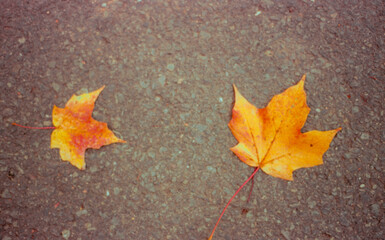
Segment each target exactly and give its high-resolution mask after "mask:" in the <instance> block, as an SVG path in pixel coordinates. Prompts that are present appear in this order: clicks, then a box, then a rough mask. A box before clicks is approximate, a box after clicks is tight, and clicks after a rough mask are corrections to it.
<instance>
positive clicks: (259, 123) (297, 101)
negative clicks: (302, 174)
mask: <svg viewBox="0 0 385 240" xmlns="http://www.w3.org/2000/svg"><path fill="white" fill-rule="evenodd" d="M305 78H306V76H305V75H304V76H303V77H302V79H301V81H299V82H298V83H297V84H296V85H294V86H292V87H290V88H288V89H286V91H284V92H283V93H281V94H278V95H275V96H274V97H273V98H272V99H271V101H270V102H269V104H268V105H267V107H266V108H262V109H258V108H256V107H255V106H253V105H252V104H250V103H249V102H248V101H247V100H246V99H245V98H244V97H243V96H242V95H241V94H240V93H239V91H238V89H237V87H236V86H235V85H234V92H235V103H234V108H233V117H232V119H231V121H230V123H229V128H230V130H231V132H232V133H233V135H234V136H235V138H236V139H237V140H238V142H239V143H238V144H237V145H236V146H235V147H232V148H231V151H233V152H234V153H235V154H236V155H237V156H238V157H239V159H240V160H242V161H243V162H244V163H246V164H247V165H249V166H252V167H255V170H254V172H253V174H252V175H251V176H250V177H249V178H248V179H247V180H246V181H245V182H244V183H243V184H242V185H241V186H240V187H239V188H238V190H237V191H236V192H235V194H234V195H233V196H232V197H231V199H230V201H229V202H228V203H227V205H226V206H225V208H224V209H223V211H222V213H221V215H220V216H219V219H218V221H217V223H216V224H215V226H214V229H213V231H212V232H211V235H210V237H209V240H211V239H212V238H213V235H214V232H215V229H216V228H217V226H218V224H219V221H220V220H221V218H222V216H223V214H224V213H225V211H226V209H227V207H228V206H229V205H230V203H231V201H232V200H233V199H234V197H235V196H236V195H237V194H238V192H239V191H240V190H241V189H242V188H243V187H244V186H245V185H246V183H248V182H249V181H250V180H251V179H253V177H254V175H255V174H256V173H257V171H258V170H259V169H262V170H263V171H264V172H265V173H267V174H269V175H271V176H274V177H278V178H282V179H286V180H293V171H294V170H296V169H298V168H305V167H313V166H316V165H320V164H322V155H323V154H324V153H325V152H326V150H328V148H329V145H330V142H331V141H332V140H333V138H334V136H335V135H336V133H337V132H338V131H339V130H341V128H337V129H334V130H329V131H316V130H314V131H310V132H306V133H302V132H301V128H302V127H303V125H304V124H305V122H306V118H307V115H308V114H309V112H310V108H309V107H308V106H307V104H306V93H305V91H304V88H303V86H304V82H305Z"/></svg>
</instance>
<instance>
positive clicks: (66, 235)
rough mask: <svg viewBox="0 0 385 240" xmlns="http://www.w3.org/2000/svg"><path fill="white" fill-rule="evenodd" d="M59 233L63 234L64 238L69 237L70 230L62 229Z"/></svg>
mask: <svg viewBox="0 0 385 240" xmlns="http://www.w3.org/2000/svg"><path fill="white" fill-rule="evenodd" d="M61 235H62V236H63V238H64V239H69V238H70V236H71V231H70V230H68V229H64V230H63V231H62V232H61Z"/></svg>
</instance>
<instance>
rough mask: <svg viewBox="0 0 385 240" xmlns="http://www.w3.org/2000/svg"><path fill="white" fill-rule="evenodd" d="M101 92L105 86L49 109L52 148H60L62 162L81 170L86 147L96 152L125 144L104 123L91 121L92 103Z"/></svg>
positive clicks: (83, 165)
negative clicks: (105, 146)
mask: <svg viewBox="0 0 385 240" xmlns="http://www.w3.org/2000/svg"><path fill="white" fill-rule="evenodd" d="M103 89H104V86H103V87H101V88H100V89H98V90H96V91H94V92H91V93H85V94H82V95H80V96H76V95H73V96H72V97H71V98H70V100H69V101H68V102H67V104H66V105H65V108H59V107H56V106H54V107H53V110H52V122H53V125H54V126H55V130H54V131H53V132H52V135H51V148H59V149H60V157H61V159H62V160H63V161H69V162H70V163H71V164H72V165H74V166H76V167H77V168H79V169H80V170H84V169H85V166H86V164H85V161H84V154H85V151H86V149H87V148H94V149H99V148H100V147H102V146H103V145H108V144H111V143H116V142H122V143H123V142H126V141H124V140H122V139H119V138H117V137H116V136H115V135H114V133H113V132H112V131H111V130H109V129H108V127H107V123H104V122H99V121H96V120H95V119H93V118H92V111H93V109H94V105H95V100H96V98H97V97H98V96H99V94H100V92H101V91H102V90H103Z"/></svg>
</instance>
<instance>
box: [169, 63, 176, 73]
mask: <svg viewBox="0 0 385 240" xmlns="http://www.w3.org/2000/svg"><path fill="white" fill-rule="evenodd" d="M167 69H168V70H170V71H174V69H175V65H174V64H172V63H170V64H168V65H167Z"/></svg>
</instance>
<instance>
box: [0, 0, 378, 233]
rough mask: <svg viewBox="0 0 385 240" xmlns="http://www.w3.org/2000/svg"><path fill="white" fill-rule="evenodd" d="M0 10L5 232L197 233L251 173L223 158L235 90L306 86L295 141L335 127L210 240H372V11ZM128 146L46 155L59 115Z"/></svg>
mask: <svg viewBox="0 0 385 240" xmlns="http://www.w3.org/2000/svg"><path fill="white" fill-rule="evenodd" d="M1 5H2V6H1V8H0V19H1V20H0V41H1V46H0V79H1V81H0V109H1V113H0V117H1V125H0V144H1V148H0V171H1V175H0V178H1V185H0V207H1V212H0V226H1V228H0V236H1V239H2V240H12V239H76V240H85V239H207V237H208V236H209V235H210V232H211V230H212V228H213V227H214V225H215V223H216V221H217V219H218V217H219V215H220V213H221V211H222V209H223V207H224V206H225V205H226V203H227V201H228V200H229V199H230V197H231V196H232V195H233V194H234V192H235V191H236V190H237V189H238V187H239V186H240V185H241V184H242V183H243V182H244V181H245V180H246V179H247V178H248V176H249V175H250V174H251V173H252V172H253V168H251V167H249V166H247V165H246V164H244V163H242V162H241V161H240V160H239V159H238V158H237V157H236V156H235V155H234V154H233V153H232V152H231V151H230V150H229V148H230V147H232V146H234V145H235V144H236V143H237V142H236V140H235V138H234V137H233V136H232V134H231V132H230V131H229V129H228V127H227V123H228V122H229V121H230V119H231V109H232V106H233V101H234V96H233V94H234V93H233V89H232V84H233V83H234V84H236V85H237V87H238V89H239V90H240V91H241V93H242V94H243V95H244V96H245V97H246V98H247V99H248V100H249V101H250V102H251V103H253V104H254V105H256V106H257V107H259V108H262V107H264V106H266V104H267V103H268V102H269V101H270V99H271V98H272V97H273V96H274V95H275V94H278V93H280V92H282V91H283V90H285V89H286V88H288V87H289V86H292V85H294V84H295V83H297V82H298V81H299V80H300V78H301V76H302V75H303V74H307V80H306V82H305V90H306V93H307V97H308V99H307V102H308V105H309V106H310V108H311V112H310V114H309V116H308V120H307V122H306V124H305V126H304V128H303V131H309V130H313V129H318V130H330V129H335V128H338V127H342V130H341V131H340V132H339V133H338V134H337V136H336V137H335V139H334V140H333V141H332V143H331V146H330V149H329V150H328V151H327V152H326V154H325V155H324V157H323V159H324V165H321V166H317V167H313V168H309V169H301V170H297V171H295V173H294V181H292V182H289V181H285V180H281V179H277V178H273V177H271V176H268V175H266V174H265V173H263V172H258V173H257V175H256V177H255V179H254V180H255V181H254V188H253V192H252V195H251V199H250V201H249V202H247V197H248V194H249V190H250V184H248V185H247V186H246V187H245V188H244V189H243V190H242V191H241V192H240V193H239V194H238V196H237V197H236V198H235V199H234V200H233V202H232V204H231V205H230V207H229V208H228V209H227V211H226V213H225V215H224V217H223V219H222V221H221V222H220V224H219V227H218V229H217V230H216V233H215V235H214V239H225V240H231V239H284V240H289V239H384V236H385V233H384V231H385V228H384V226H385V223H384V221H385V219H384V207H385V205H384V199H385V198H384V189H385V187H384V165H385V164H384V161H385V159H384V156H385V154H384V149H385V148H384V141H385V129H384V107H383V104H384V98H385V96H384V87H385V82H384V76H385V74H384V73H385V71H384V68H385V65H384V59H385V52H384V49H385V48H384V47H385V46H384V25H383V24H384V22H385V17H384V11H385V6H384V2H383V1H381V0H378V1H376V0H374V1H364V0H362V1H360V0H346V1H331V0H329V1H320V0H298V1H294V0H292V1H270V0H261V1H243V0H240V1H229V2H223V1H145V0H141V1H140V0H137V1H123V0H111V1H99V0H93V1H80V0H78V1H53V0H46V1H22V0H3V1H1ZM103 85H106V87H105V89H104V90H103V92H102V93H101V94H100V96H99V98H98V99H97V101H96V105H95V109H94V112H93V117H94V118H95V119H96V120H99V121H103V122H106V123H107V124H108V126H109V128H110V129H112V130H113V131H114V132H115V133H116V135H117V136H118V137H120V138H122V139H124V140H126V141H127V143H126V144H112V145H109V146H105V147H102V148H101V149H99V150H92V149H89V150H87V151H86V157H85V158H86V163H87V168H86V170H84V171H79V170H78V169H77V168H75V167H73V166H72V165H70V164H69V163H68V162H62V161H61V160H60V157H59V152H58V149H50V134H51V131H52V130H28V129H23V128H18V127H15V126H13V125H12V122H17V123H19V124H23V125H29V126H52V123H51V117H52V116H51V114H52V108H53V106H54V105H56V106H58V107H64V105H65V103H66V102H67V101H68V99H69V98H70V97H71V96H72V94H80V93H84V92H91V91H94V90H96V89H98V88H100V87H101V86H103Z"/></svg>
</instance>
